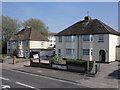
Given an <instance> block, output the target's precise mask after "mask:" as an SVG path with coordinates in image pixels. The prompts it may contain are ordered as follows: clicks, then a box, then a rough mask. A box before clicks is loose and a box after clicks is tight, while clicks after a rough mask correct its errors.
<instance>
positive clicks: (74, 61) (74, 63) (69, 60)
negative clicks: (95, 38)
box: [66, 59, 87, 65]
mask: <svg viewBox="0 0 120 90" xmlns="http://www.w3.org/2000/svg"><path fill="white" fill-rule="evenodd" d="M66 63H67V64H69V65H84V64H85V63H87V61H85V60H75V59H67V60H66Z"/></svg>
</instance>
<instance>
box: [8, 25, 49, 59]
mask: <svg viewBox="0 0 120 90" xmlns="http://www.w3.org/2000/svg"><path fill="white" fill-rule="evenodd" d="M48 45H49V43H48V39H47V38H46V37H44V36H43V35H41V33H39V32H37V31H36V30H34V29H33V28H31V27H25V28H24V29H22V30H21V31H19V32H17V33H16V34H14V35H13V36H12V37H11V39H10V40H9V41H8V42H7V53H8V54H10V55H13V52H14V51H15V50H16V53H17V57H26V58H28V57H30V53H31V52H32V53H36V52H38V51H41V50H46V49H48Z"/></svg>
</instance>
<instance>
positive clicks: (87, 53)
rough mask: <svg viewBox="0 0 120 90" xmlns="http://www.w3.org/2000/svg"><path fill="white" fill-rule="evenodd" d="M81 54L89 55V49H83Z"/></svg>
mask: <svg viewBox="0 0 120 90" xmlns="http://www.w3.org/2000/svg"><path fill="white" fill-rule="evenodd" d="M82 51H83V56H90V49H83V50H82Z"/></svg>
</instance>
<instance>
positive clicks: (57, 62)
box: [50, 57, 66, 64]
mask: <svg viewBox="0 0 120 90" xmlns="http://www.w3.org/2000/svg"><path fill="white" fill-rule="evenodd" d="M50 61H51V62H52V63H54V64H66V62H65V61H64V60H63V59H62V58H60V57H53V58H52V59H51V60H50Z"/></svg>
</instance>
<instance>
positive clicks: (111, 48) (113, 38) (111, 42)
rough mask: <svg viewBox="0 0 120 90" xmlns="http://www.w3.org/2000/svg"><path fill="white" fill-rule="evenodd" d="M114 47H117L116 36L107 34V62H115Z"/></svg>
mask: <svg viewBox="0 0 120 90" xmlns="http://www.w3.org/2000/svg"><path fill="white" fill-rule="evenodd" d="M116 46H118V36H117V35H112V34H109V58H110V59H109V61H110V62H112V61H115V60H116Z"/></svg>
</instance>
